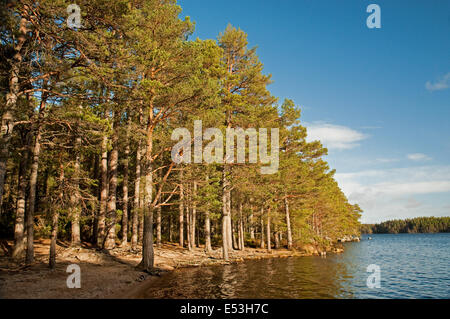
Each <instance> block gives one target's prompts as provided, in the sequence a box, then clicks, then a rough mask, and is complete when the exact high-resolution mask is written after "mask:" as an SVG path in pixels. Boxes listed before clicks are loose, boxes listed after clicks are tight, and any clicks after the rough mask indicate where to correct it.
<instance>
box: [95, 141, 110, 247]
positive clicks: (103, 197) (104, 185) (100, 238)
mask: <svg viewBox="0 0 450 319" xmlns="http://www.w3.org/2000/svg"><path fill="white" fill-rule="evenodd" d="M107 201H108V136H107V135H104V136H103V140H102V161H101V189H100V209H99V213H98V227H97V246H98V247H101V248H103V242H104V239H105V236H106V234H105V233H106V205H107Z"/></svg>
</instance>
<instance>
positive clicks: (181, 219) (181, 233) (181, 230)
mask: <svg viewBox="0 0 450 319" xmlns="http://www.w3.org/2000/svg"><path fill="white" fill-rule="evenodd" d="M183 180H184V177H183V169H182V168H181V169H180V203H179V205H180V206H179V212H180V213H179V241H180V246H181V247H183V246H184V187H183Z"/></svg>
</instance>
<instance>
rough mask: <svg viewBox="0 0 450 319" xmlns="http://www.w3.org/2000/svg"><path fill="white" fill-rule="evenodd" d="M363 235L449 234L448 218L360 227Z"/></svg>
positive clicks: (449, 221) (401, 221) (400, 221)
mask: <svg viewBox="0 0 450 319" xmlns="http://www.w3.org/2000/svg"><path fill="white" fill-rule="evenodd" d="M361 232H362V233H363V234H402V233H408V234H410V233H412V234H416V233H449V232H450V217H417V218H412V219H405V220H388V221H385V222H382V223H380V224H363V225H361Z"/></svg>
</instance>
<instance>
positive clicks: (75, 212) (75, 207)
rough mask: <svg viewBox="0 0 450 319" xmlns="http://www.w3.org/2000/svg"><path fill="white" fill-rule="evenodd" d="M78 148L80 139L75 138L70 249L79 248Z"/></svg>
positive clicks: (78, 137)
mask: <svg viewBox="0 0 450 319" xmlns="http://www.w3.org/2000/svg"><path fill="white" fill-rule="evenodd" d="M80 148H81V137H80V136H77V138H76V140H75V165H74V172H75V173H74V174H75V176H74V178H73V180H74V185H73V186H74V191H73V192H72V193H71V195H70V209H71V222H72V240H71V245H72V247H80V245H81V235H80V218H81V208H80V182H79V179H80Z"/></svg>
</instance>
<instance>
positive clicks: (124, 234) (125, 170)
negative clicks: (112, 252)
mask: <svg viewBox="0 0 450 319" xmlns="http://www.w3.org/2000/svg"><path fill="white" fill-rule="evenodd" d="M127 117H128V119H127V129H126V134H125V143H126V146H125V154H124V159H123V185H122V192H123V198H122V201H123V209H122V211H123V214H122V246H124V247H125V246H127V245H128V164H129V162H130V160H129V156H130V143H129V141H128V140H129V137H130V126H131V116H130V112H129V111H127Z"/></svg>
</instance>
